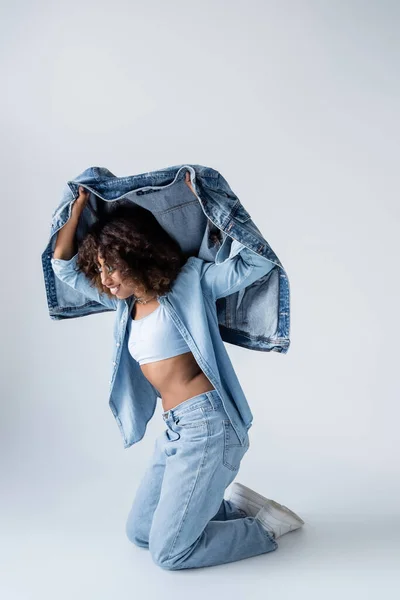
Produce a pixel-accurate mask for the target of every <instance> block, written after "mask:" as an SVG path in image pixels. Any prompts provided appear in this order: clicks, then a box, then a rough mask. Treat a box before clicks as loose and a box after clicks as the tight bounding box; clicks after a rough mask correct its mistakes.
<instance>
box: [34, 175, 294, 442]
mask: <svg viewBox="0 0 400 600" xmlns="http://www.w3.org/2000/svg"><path fill="white" fill-rule="evenodd" d="M186 171H189V173H190V176H191V181H192V185H193V188H194V190H195V193H196V195H193V193H192V192H191V190H190V189H189V187H188V186H187V184H186V183H185V181H184V178H185V173H186ZM79 185H82V186H83V187H85V188H86V189H87V190H89V191H90V192H91V195H90V199H89V203H88V205H87V207H86V208H85V209H84V211H83V213H82V215H81V218H80V221H79V225H78V229H77V233H76V237H77V242H78V244H79V241H80V240H81V239H82V238H83V236H84V235H85V233H86V231H87V229H88V227H89V226H90V224H91V223H92V222H93V221H94V220H95V219H96V218H97V217H98V215H99V214H100V213H101V211H105V210H107V204H108V203H110V202H113V201H114V200H121V199H122V198H123V199H125V200H127V199H128V200H132V201H133V202H135V203H137V204H140V205H141V206H144V207H145V208H147V209H148V210H151V211H152V212H153V214H154V215H155V216H156V218H157V219H158V220H159V222H160V223H161V225H162V226H163V227H164V228H165V229H166V230H167V231H168V233H170V235H172V237H173V238H174V239H176V240H177V241H178V242H179V244H180V246H181V248H182V250H183V251H184V252H186V253H187V254H189V255H190V256H189V258H188V259H187V261H186V263H185V264H184V266H183V267H182V269H181V271H180V273H179V275H178V277H177V278H176V280H175V281H174V284H173V288H172V290H171V291H170V292H169V293H167V294H165V295H161V296H160V297H159V301H160V302H161V303H163V304H164V306H165V308H166V310H167V311H168V313H169V314H170V316H171V318H172V319H173V321H174V322H175V324H176V326H177V327H178V329H179V331H180V332H181V334H182V336H183V337H184V339H185V340H186V342H187V344H188V346H189V348H190V349H191V351H192V352H193V355H194V357H195V359H196V361H197V363H198V364H199V366H200V368H201V369H202V370H203V372H204V373H205V375H206V376H207V377H208V379H209V380H210V382H211V383H212V384H213V385H214V387H215V389H217V391H218V392H219V394H220V395H221V398H222V401H223V404H224V408H225V410H226V412H227V414H228V416H229V418H230V420H231V422H232V425H233V427H234V428H235V431H236V433H237V434H238V436H239V438H240V439H241V440H244V437H245V432H246V430H247V429H249V427H250V426H251V424H252V418H253V417H252V413H251V410H250V407H249V404H248V402H247V399H246V397H245V395H244V392H243V390H242V388H241V386H240V383H239V380H238V378H237V376H236V374H235V371H234V369H233V366H232V363H231V361H230V358H229V355H228V353H227V351H226V348H225V345H224V343H223V342H224V341H226V342H229V343H232V344H235V345H238V346H242V347H245V348H250V349H253V350H260V351H265V352H268V351H275V352H281V353H286V352H287V351H288V348H289V344H290V341H289V326H290V319H289V316H290V310H289V309H290V297H289V282H288V278H287V275H286V273H285V271H284V269H283V267H282V265H281V263H280V261H279V259H278V257H277V256H276V255H275V253H274V252H273V250H272V249H271V248H270V246H269V245H268V243H267V242H266V240H265V239H264V238H263V236H262V234H261V232H260V230H259V229H258V228H257V227H256V225H255V224H254V223H253V221H252V219H251V216H250V214H249V213H248V212H247V211H246V209H245V208H244V207H243V206H242V204H241V203H240V201H239V199H238V197H237V196H236V195H235V194H234V193H233V191H232V190H231V188H230V186H229V184H228V182H227V181H226V180H225V179H224V178H223V177H222V175H221V174H220V173H218V171H215V170H214V169H211V168H210V167H203V166H201V165H177V166H173V167H168V168H166V169H161V170H160V171H154V172H151V173H145V174H141V175H133V176H130V177H115V176H114V175H113V174H112V173H110V171H108V170H107V169H105V168H102V167H91V168H89V169H87V170H85V171H84V172H83V173H81V175H79V176H78V177H76V178H75V179H74V180H73V181H69V182H68V184H67V189H66V190H65V192H64V195H63V198H62V201H61V203H60V204H59V206H58V207H57V209H56V210H55V211H54V213H53V217H52V225H51V235H50V240H49V243H48V245H47V248H46V250H45V251H44V253H43V255H42V265H43V272H44V280H45V286H46V294H47V300H48V308H49V313H50V317H51V318H52V319H63V318H73V317H81V316H85V315H89V314H93V313H96V312H105V311H109V310H115V311H116V318H115V321H114V352H113V358H112V361H113V364H112V374H111V380H110V389H109V405H110V408H111V410H112V412H113V414H114V416H115V418H116V420H117V423H118V425H119V427H120V430H121V434H122V437H123V440H124V446H125V448H128V447H129V446H131V445H133V444H135V443H136V442H138V441H139V440H140V439H142V437H143V435H144V434H145V430H146V426H147V423H148V421H149V420H150V419H151V417H152V416H153V413H154V410H155V408H156V403H157V398H158V397H160V394H159V392H158V390H156V389H155V388H154V386H153V385H152V384H151V383H150V382H149V381H148V380H147V379H146V378H145V376H144V375H143V373H142V371H141V369H140V366H139V364H138V363H137V361H136V360H135V359H134V358H133V357H132V356H131V354H130V353H129V350H128V333H127V322H128V319H129V318H130V315H131V311H132V308H133V303H134V297H133V296H131V297H129V298H127V299H123V300H119V299H118V298H109V297H108V296H107V295H106V294H102V293H101V292H99V291H98V290H96V289H95V288H94V287H92V286H91V284H90V282H89V280H88V279H87V278H86V276H85V275H84V274H83V273H81V272H79V271H78V270H77V268H76V258H77V255H75V256H74V257H72V258H71V259H70V260H68V261H65V260H60V259H54V258H53V251H54V245H55V233H56V232H57V231H58V230H59V229H60V228H61V227H62V226H63V225H64V224H65V223H66V222H67V220H68V219H69V218H70V215H71V207H72V204H73V202H74V201H75V199H76V197H77V196H78V187H79Z"/></svg>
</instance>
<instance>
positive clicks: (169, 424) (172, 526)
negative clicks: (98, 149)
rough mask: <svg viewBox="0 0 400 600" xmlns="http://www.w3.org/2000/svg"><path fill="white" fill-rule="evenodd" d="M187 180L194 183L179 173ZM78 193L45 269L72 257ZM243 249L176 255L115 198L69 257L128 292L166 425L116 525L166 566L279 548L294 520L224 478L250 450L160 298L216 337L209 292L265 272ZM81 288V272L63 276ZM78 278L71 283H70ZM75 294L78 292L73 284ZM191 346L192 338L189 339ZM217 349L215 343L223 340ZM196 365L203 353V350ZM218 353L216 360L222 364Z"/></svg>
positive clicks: (103, 291)
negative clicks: (217, 255)
mask: <svg viewBox="0 0 400 600" xmlns="http://www.w3.org/2000/svg"><path fill="white" fill-rule="evenodd" d="M186 183H187V185H188V186H189V187H190V189H191V190H192V191H193V188H192V186H191V182H190V178H189V174H187V175H186ZM88 197H89V195H88V193H87V192H86V191H85V190H84V188H82V187H80V188H79V197H78V198H77V200H76V201H75V202H74V205H73V208H72V216H71V218H70V219H69V221H68V222H67V223H66V224H65V225H64V227H63V228H62V229H61V230H60V231H59V232H58V235H57V239H56V245H55V248H54V254H53V259H52V265H53V268H54V270H55V272H56V275H57V276H58V277H59V278H60V279H62V278H63V261H69V260H70V259H71V257H72V255H73V253H74V245H75V234H76V228H77V224H78V221H79V217H80V214H81V212H82V210H83V209H84V207H85V205H86V203H87V200H88ZM256 257H257V255H256V254H255V253H254V252H252V251H251V250H249V249H247V248H245V247H243V248H242V249H241V251H240V252H239V253H237V254H236V256H234V257H232V258H231V259H229V260H226V261H224V262H223V263H221V264H215V263H212V262H210V263H209V262H205V261H203V260H201V259H199V258H197V257H189V258H187V259H185V256H184V254H183V253H182V251H181V249H180V247H179V245H178V244H177V242H176V241H174V240H173V239H172V238H171V237H170V236H169V235H168V234H167V232H166V231H165V230H164V229H163V228H162V227H161V226H160V225H159V224H158V222H157V220H156V219H155V217H154V216H153V215H152V214H151V213H150V212H149V211H147V210H145V209H143V208H141V207H137V206H132V205H131V206H125V205H119V206H116V207H114V208H113V209H112V210H110V212H109V213H108V214H107V215H105V216H104V217H101V218H100V219H99V220H98V221H97V222H96V223H95V224H94V225H93V226H92V227H91V228H90V230H89V232H88V233H87V234H86V236H85V237H84V239H83V240H82V242H81V243H80V245H79V249H78V254H77V261H76V262H77V265H78V267H79V270H80V271H82V272H83V274H84V277H83V278H84V279H85V280H86V281H87V280H91V282H92V284H94V285H95V287H96V288H97V290H98V291H97V293H98V294H100V297H102V298H103V299H107V301H108V302H109V303H112V302H114V303H116V302H118V301H123V300H125V299H127V298H130V297H131V296H134V302H133V305H132V312H131V314H130V317H129V321H128V325H127V333H126V335H127V336H128V348H129V352H130V353H131V355H132V357H133V358H134V359H135V360H136V361H137V362H138V363H139V365H140V369H141V371H142V373H143V375H144V377H145V378H146V379H147V380H148V381H149V382H150V383H151V385H152V386H153V387H154V388H155V389H156V390H157V391H158V392H159V397H160V398H161V401H162V406H163V411H164V412H163V415H162V417H163V420H164V424H165V429H164V431H163V433H162V434H161V436H160V437H158V438H157V440H156V443H155V448H154V453H153V456H152V459H151V462H150V465H149V467H148V469H147V471H146V473H145V475H144V477H143V480H142V482H141V484H140V486H139V489H138V491H137V494H136V497H135V499H134V502H133V505H132V508H131V511H130V514H129V516H128V520H127V525H126V531H127V535H128V537H129V539H130V540H131V541H132V542H133V543H134V544H136V545H138V546H141V547H143V548H149V550H150V553H151V556H152V558H153V560H154V561H155V563H156V564H158V565H159V566H161V567H163V568H165V569H187V568H193V567H206V566H211V565H218V564H222V563H228V562H232V561H236V560H240V559H242V558H248V557H250V556H255V555H258V554H262V553H267V552H270V551H272V550H275V549H276V548H277V542H276V539H277V538H278V537H279V536H281V535H283V534H285V533H287V532H289V531H293V530H295V529H298V528H299V527H301V525H302V524H303V521H302V519H301V518H300V517H299V516H297V515H296V514H295V513H294V512H292V511H291V510H289V509H288V508H287V507H285V506H283V505H280V504H278V503H277V502H275V501H273V500H270V499H268V498H265V497H264V496H261V495H260V494H258V493H256V492H254V491H253V490H251V489H249V488H248V487H246V486H244V485H242V484H240V483H234V484H233V486H231V489H230V496H229V498H227V499H225V498H224V493H225V490H226V488H227V487H228V486H229V485H230V484H231V483H232V481H233V480H234V479H235V477H236V475H237V472H238V470H239V466H240V462H241V459H242V458H243V456H244V454H245V453H246V451H247V450H248V447H249V438H248V431H247V429H246V428H245V427H243V429H242V431H241V432H240V435H238V432H237V424H236V427H234V426H233V424H232V420H231V419H230V417H229V415H228V413H227V411H226V410H225V409H226V406H225V407H224V404H223V402H222V398H221V396H220V394H219V393H218V391H217V389H215V387H214V385H213V383H212V382H211V381H210V379H209V378H208V377H207V376H206V374H205V373H204V371H203V370H202V369H201V368H200V366H199V363H198V361H197V360H196V358H195V356H194V355H193V353H192V351H191V349H190V348H189V346H188V344H187V342H186V340H185V339H184V337H183V336H182V334H181V332H180V331H179V329H178V327H177V326H176V324H175V322H174V321H173V320H172V319H171V316H170V313H169V312H168V310H167V309H166V305H165V298H167V297H168V296H169V294H174V296H175V298H178V299H179V301H180V303H181V304H182V305H183V304H184V305H185V307H186V310H187V309H188V308H189V309H190V310H191V311H194V313H193V312H192V313H191V314H192V320H193V321H194V322H195V323H196V327H195V329H196V332H197V333H196V335H197V337H198V340H200V338H202V339H204V338H205V337H206V336H209V338H210V340H212V339H213V338H212V337H211V335H210V328H211V327H212V328H213V336H214V342H215V340H216V337H215V336H216V335H218V337H219V339H218V343H220V342H221V340H220V336H219V334H218V323H217V311H216V300H217V299H218V298H220V297H223V296H228V295H229V294H232V293H234V292H236V291H238V290H240V289H243V288H245V287H247V286H248V285H250V284H251V283H252V282H253V281H256V280H257V279H258V278H260V277H261V276H263V275H264V274H266V273H268V271H269V270H271V269H272V268H273V266H274V265H273V263H270V262H269V261H268V260H266V259H265V258H262V260H260V258H259V257H258V260H257V258H256ZM65 281H66V282H67V283H69V285H73V286H74V287H75V288H77V289H79V287H80V285H81V288H82V286H83V283H82V281H83V280H82V278H79V277H78V278H72V279H71V278H70V279H68V278H65ZM79 282H81V283H79ZM81 291H82V289H81ZM193 339H194V342H195V343H196V337H195V336H193ZM221 345H222V342H221ZM203 358H204V360H205V362H206V363H207V360H208V358H209V357H207V356H204V357H203ZM226 360H229V359H228V358H227V354H226V356H224V360H223V361H221V364H219V365H218V369H219V370H220V371H223V370H224V366H225V364H226Z"/></svg>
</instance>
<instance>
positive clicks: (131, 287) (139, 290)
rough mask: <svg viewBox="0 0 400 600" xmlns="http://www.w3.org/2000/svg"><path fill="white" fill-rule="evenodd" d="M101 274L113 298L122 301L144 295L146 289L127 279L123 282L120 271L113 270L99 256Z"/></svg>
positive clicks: (103, 282)
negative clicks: (133, 296)
mask: <svg viewBox="0 0 400 600" xmlns="http://www.w3.org/2000/svg"><path fill="white" fill-rule="evenodd" d="M97 261H98V267H99V273H100V277H101V283H102V284H103V285H104V287H108V288H109V289H110V292H111V293H112V294H113V296H116V297H117V298H119V299H120V300H123V299H125V298H129V297H130V296H132V295H133V294H135V296H139V297H140V296H142V295H143V294H144V287H143V286H141V285H138V284H135V283H134V282H133V281H130V280H127V279H125V281H122V279H121V275H120V271H119V270H118V269H113V268H112V267H110V265H108V264H107V263H106V262H105V261H104V260H103V259H102V258H101V257H100V256H99V255H98V256H97Z"/></svg>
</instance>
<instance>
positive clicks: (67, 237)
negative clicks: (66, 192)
mask: <svg viewBox="0 0 400 600" xmlns="http://www.w3.org/2000/svg"><path fill="white" fill-rule="evenodd" d="M88 199H89V192H87V191H86V190H85V189H84V188H83V187H81V186H79V196H78V198H77V199H76V200H75V202H74V204H73V205H72V211H71V217H70V218H69V219H68V221H67V222H66V223H65V225H64V226H63V227H61V229H60V230H59V231H58V233H57V238H56V245H55V247H54V253H53V258H57V259H62V260H70V258H72V257H73V256H74V254H75V233H76V228H77V227H78V223H79V218H80V216H81V214H82V211H83V209H84V208H85V206H86V204H87V201H88Z"/></svg>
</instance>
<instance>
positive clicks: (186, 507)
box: [167, 420, 210, 560]
mask: <svg viewBox="0 0 400 600" xmlns="http://www.w3.org/2000/svg"><path fill="white" fill-rule="evenodd" d="M206 423H207V443H206V445H205V448H204V452H203V460H202V461H201V464H200V466H199V468H198V470H197V474H196V479H195V481H194V484H193V487H192V490H191V492H190V494H189V498H188V501H187V502H186V506H185V510H184V511H183V515H182V520H181V523H180V526H179V528H178V531H177V532H176V535H175V538H174V540H173V542H172V544H171V549H170V551H169V553H168V559H167V560H170V559H171V558H172V553H173V551H174V548H175V546H176V542H177V540H178V537H179V535H180V533H181V531H182V528H183V525H184V523H185V519H186V515H187V512H188V507H189V503H190V500H191V499H192V497H193V493H194V490H195V489H196V484H197V482H198V480H199V476H200V473H201V471H202V469H203V466H204V463H205V459H206V456H207V451H208V447H209V443H210V425H209V422H208V420H207V421H206Z"/></svg>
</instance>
